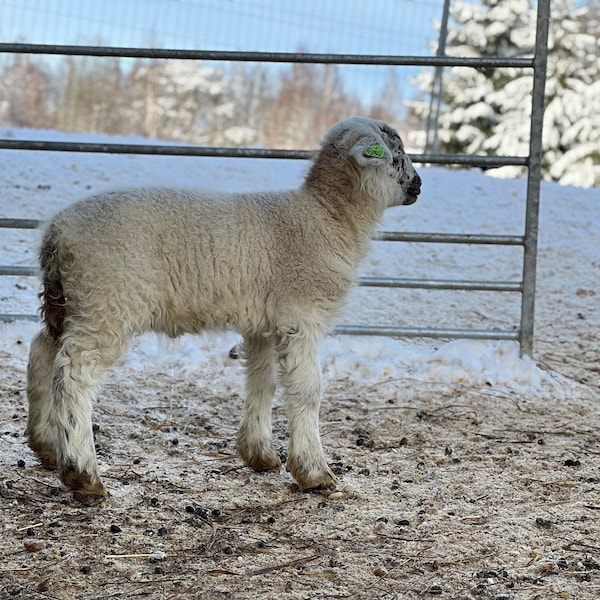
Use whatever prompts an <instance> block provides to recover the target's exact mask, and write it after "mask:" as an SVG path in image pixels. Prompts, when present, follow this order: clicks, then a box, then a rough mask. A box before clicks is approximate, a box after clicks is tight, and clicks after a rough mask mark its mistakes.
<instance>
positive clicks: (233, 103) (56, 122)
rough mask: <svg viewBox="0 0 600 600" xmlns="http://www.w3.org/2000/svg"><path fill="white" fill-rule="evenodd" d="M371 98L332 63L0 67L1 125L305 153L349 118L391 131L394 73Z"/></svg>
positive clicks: (23, 60) (28, 58)
mask: <svg viewBox="0 0 600 600" xmlns="http://www.w3.org/2000/svg"><path fill="white" fill-rule="evenodd" d="M375 97H376V98H377V101H376V102H375V103H373V104H369V105H366V104H365V102H364V101H363V100H362V99H361V98H359V97H358V96H357V95H356V94H354V93H352V92H350V91H349V90H348V89H347V86H346V85H345V83H344V81H343V80H342V78H341V76H340V73H339V68H338V66H337V65H314V64H291V65H287V66H285V67H280V68H279V69H269V68H267V67H266V66H265V65H252V64H235V65H233V66H231V67H229V68H227V67H222V66H221V65H219V66H213V64H210V63H203V62H200V61H181V60H160V59H135V60H132V59H119V58H96V57H74V56H68V57H63V58H61V59H58V63H56V64H53V65H52V67H50V66H48V65H47V64H46V63H44V62H43V60H41V59H39V58H38V57H36V56H32V55H26V54H15V55H12V56H11V57H10V58H9V59H8V60H6V61H5V62H4V64H3V65H0V125H3V126H9V127H31V128H47V129H58V130H61V131H78V132H87V133H104V134H119V135H139V136H143V137H147V138H156V139H161V140H172V141H180V142H187V143H194V144H202V145H225V146H262V147H276V148H300V149H310V148H314V147H316V145H317V144H318V141H319V139H320V137H321V136H322V135H323V132H324V131H325V130H326V129H327V128H328V127H329V126H330V125H331V124H333V123H335V122H336V121H338V120H341V119H343V118H346V117H347V116H348V115H351V114H366V115H370V116H372V117H375V118H381V119H384V120H387V121H390V122H391V123H395V124H396V125H397V126H399V125H400V118H399V115H400V114H402V113H403V110H404V109H403V107H402V98H401V90H400V86H399V83H398V80H397V78H396V76H395V72H394V71H393V70H390V71H389V72H388V77H387V79H386V81H385V82H384V84H383V86H382V89H381V90H380V93H379V94H377V95H376V96H375Z"/></svg>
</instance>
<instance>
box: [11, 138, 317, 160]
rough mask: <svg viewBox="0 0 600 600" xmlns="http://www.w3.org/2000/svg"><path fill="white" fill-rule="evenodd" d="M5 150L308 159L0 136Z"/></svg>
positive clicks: (293, 154)
mask: <svg viewBox="0 0 600 600" xmlns="http://www.w3.org/2000/svg"><path fill="white" fill-rule="evenodd" d="M0 148H4V149H6V150H44V151H49V152H96V153H99V154H107V153H109V154H157V155H159V154H160V155H165V156H214V157H221V158H294V159H304V160H306V159H311V158H314V155H315V152H314V151H311V150H279V149H272V150H271V149H261V148H215V147H205V146H181V145H175V144H173V145H166V144H164V145H159V144H112V143H107V144H102V143H94V142H50V141H44V140H12V139H10V140H9V139H0Z"/></svg>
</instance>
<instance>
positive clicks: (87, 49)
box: [0, 43, 534, 68]
mask: <svg viewBox="0 0 600 600" xmlns="http://www.w3.org/2000/svg"><path fill="white" fill-rule="evenodd" d="M0 52H14V53H21V54H62V55H65V56H67V55H71V56H104V57H106V56H112V57H115V58H165V59H182V60H216V61H223V60H226V61H241V62H271V63H320V64H339V65H385V66H388V65H390V66H396V65H397V66H413V67H415V66H416V67H422V66H431V67H479V68H481V67H493V68H497V67H516V68H532V67H533V64H534V59H533V57H531V58H524V57H498V56H485V57H453V56H397V55H388V54H329V53H308V52H242V51H228V50H185V49H171V48H132V47H115V46H75V45H55V44H23V43H2V44H0Z"/></svg>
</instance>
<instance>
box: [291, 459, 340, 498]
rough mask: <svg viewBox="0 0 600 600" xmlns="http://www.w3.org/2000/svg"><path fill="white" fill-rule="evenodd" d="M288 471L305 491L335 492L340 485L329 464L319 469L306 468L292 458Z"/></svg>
mask: <svg viewBox="0 0 600 600" xmlns="http://www.w3.org/2000/svg"><path fill="white" fill-rule="evenodd" d="M287 470H288V471H289V472H290V473H291V474H292V476H293V478H294V479H295V480H296V481H297V482H298V485H299V486H300V487H301V488H302V489H303V490H323V491H331V490H334V489H335V488H336V487H337V485H338V479H337V477H336V476H335V475H334V474H333V472H332V470H331V469H330V468H329V467H328V466H327V464H325V465H323V466H319V467H316V468H315V467H306V466H305V465H303V464H302V463H301V462H300V461H299V460H297V459H296V460H294V459H293V457H291V456H290V458H289V459H288V463H287Z"/></svg>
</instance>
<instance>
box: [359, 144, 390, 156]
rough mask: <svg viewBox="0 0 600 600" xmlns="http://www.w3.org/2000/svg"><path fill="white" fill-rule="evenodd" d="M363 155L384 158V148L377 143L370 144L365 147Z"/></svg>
mask: <svg viewBox="0 0 600 600" xmlns="http://www.w3.org/2000/svg"><path fill="white" fill-rule="evenodd" d="M364 155H365V156H371V157H373V158H385V150H384V149H383V147H382V146H380V145H379V144H371V145H370V146H368V147H367V148H365V151H364Z"/></svg>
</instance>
